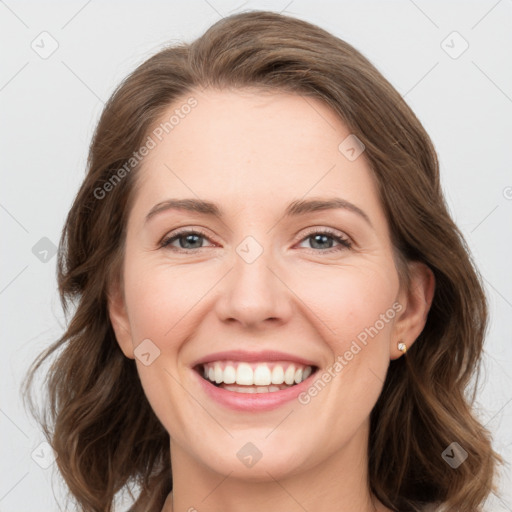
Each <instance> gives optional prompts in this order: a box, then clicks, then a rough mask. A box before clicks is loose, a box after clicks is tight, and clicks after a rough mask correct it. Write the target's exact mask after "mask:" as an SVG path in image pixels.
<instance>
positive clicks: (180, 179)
mask: <svg viewBox="0 0 512 512" xmlns="http://www.w3.org/2000/svg"><path fill="white" fill-rule="evenodd" d="M194 97H195V98H196V99H197V101H198V105H197V106H196V107H195V108H194V109H193V110H192V111H191V113H190V114H188V115H187V116H186V117H185V118H184V119H183V120H180V123H179V124H178V125H177V126H175V127H174V129H173V130H172V131H171V132H170V133H169V135H168V136H167V137H166V138H164V139H163V141H162V142H160V143H159V144H158V145H157V147H156V148H154V149H153V150H152V151H151V152H150V153H149V155H148V156H147V157H146V158H145V159H144V162H143V166H142V168H141V169H140V171H139V175H138V176H137V191H136V196H135V201H134V204H133V207H132V210H131V212H130V215H129V219H128V226H127V235H126V250H125V259H124V263H123V269H122V280H121V281H120V283H119V284H118V286H116V287H114V288H113V289H112V290H111V293H110V299H109V312H110V318H111V321H112V324H113V326H114V329H115V333H116V337H117V340H118V342H119V345H120V347H121V349H122V350H123V352H124V354H125V355H126V357H129V358H134V357H135V355H134V348H135V347H137V346H138V345H139V343H141V342H142V340H145V339H150V340H151V342H152V343H154V345H156V346H157V347H158V349H159V350H160V355H159V357H157V358H156V359H155V360H154V361H153V362H152V363H151V364H150V365H149V366H145V365H144V364H142V363H141V361H139V359H138V358H135V359H136V363H137V368H138V371H139V375H140V379H141V382H142V385H143V388H144V391H145V393H146V396H147V398H148V400H149V402H150V403H151V406H152V408H153V410H154V411H155V413H156V415H157V416H158V418H159V419H160V421H161V422H162V424H163V425H164V427H165V428H166V429H167V431H168V432H169V434H170V437H171V463H172V468H173V493H172V494H173V495H174V496H171V495H169V498H168V499H167V502H166V504H165V506H164V509H163V510H164V511H165V512H169V511H171V510H174V512H178V511H179V512H182V511H189V512H190V511H194V510H197V511H198V512H213V511H218V510H223V511H224V512H235V511H240V510H244V511H245V512H253V511H254V512H256V511H258V512H260V511H261V510H266V511H269V512H273V511H276V512H277V511H282V510H287V511H290V512H295V511H297V512H298V511H301V512H302V511H303V510H310V511H311V510H316V511H322V512H334V511H336V512H349V511H353V510H358V511H363V512H364V511H368V512H370V511H372V512H373V511H375V510H377V511H379V512H382V511H386V510H389V509H388V508H386V507H384V506H383V505H382V504H381V503H380V502H379V501H378V500H377V499H376V498H375V497H372V495H371V493H370V490H369V488H368V484H367V461H368V453H367V442H368V435H369V415H370V412H371V410H372V408H373V406H374V405H375V403H376V401H377V399H378V397H379V394H380V392H381V389H382V385H383V382H384V379H385V376H386V372H387V370H388V366H389V362H390V360H391V359H395V358H397V357H400V356H401V355H402V353H401V352H400V351H399V350H398V348H397V343H398V341H403V342H404V343H406V344H407V347H408V348H410V346H411V345H412V344H413V343H414V340H415V339H416V337H417V336H418V335H419V334H420V332H421V330H422V329H423V326H424V324H425V321H426V316H427V313H428V310H429V308H430V304H431V301H432V295H433V291H434V278H433V275H432V273H431V271H430V270H429V269H428V268H427V267H425V266H424V265H422V264H419V263H410V264H409V271H410V274H411V286H410V288H409V289H403V288H401V287H400V284H399V279H398V272H397V269H396V265H395V261H394V259H393V253H392V246H391V239H390V233H389V227H388V224H387V221H386V217H385V214H384V210H383V207H382V205H381V203H380V200H379V197H378V194H377V188H376V184H375V182H374V178H373V176H372V174H371V171H370V167H369V165H368V163H367V162H366V160H365V158H364V153H363V154H362V155H361V156H360V157H359V158H357V159H356V160H354V161H349V160H348V159H347V158H346V157H345V156H344V155H343V154H342V153H341V152H340V151H339V150H338V145H339V144H340V142H341V141H343V140H344V139H345V138H346V137H347V136H348V135H349V134H350V131H349V130H348V129H347V128H346V127H345V125H344V124H343V122H342V121H341V120H340V119H339V118H338V116H337V115H336V113H335V112H334V111H332V110H331V109H330V108H329V107H328V106H327V105H324V104H323V103H321V102H320V101H317V100H312V99H310V98H308V99H307V101H306V100H305V99H304V98H302V97H300V96H298V95H292V94H287V93H276V92H273V93H272V94H269V93H265V92H261V91H257V90H249V89H246V90H231V91H228V90H222V91H218V90H211V89H206V90H205V91H203V92H198V91H194ZM185 101H186V98H181V99H180V100H179V101H176V103H175V104H173V105H170V106H169V113H168V114H166V115H165V116H163V117H164V118H166V119H168V118H169V115H170V114H171V113H172V112H173V111H174V109H175V108H176V107H177V106H178V107H179V105H181V104H183V103H184V102H185ZM171 197H172V198H180V199H181V198H201V199H204V200H209V201H212V202H215V203H217V204H218V205H219V206H220V207H221V208H222V210H223V211H224V217H223V219H222V221H221V220H219V219H216V218H212V217H210V216H207V215H204V214H201V213H194V212H183V211H177V210H164V211H161V212H160V213H158V214H156V215H154V216H152V217H151V219H150V220H148V221H145V218H146V216H147V214H148V212H149V211H150V210H151V209H152V208H153V207H154V206H155V205H156V204H158V203H160V202H162V201H165V200H167V199H169V198H171ZM312 197H315V198H331V197H339V198H343V199H344V200H346V201H350V202H351V203H353V204H355V205H357V206H358V207H359V208H360V209H361V210H363V211H364V212H365V213H366V215H367V216H368V218H369V220H370V222H371V224H370V223H368V222H367V221H366V220H364V219H363V218H362V217H361V216H359V215H357V214H356V213H354V212H351V211H349V210H346V209H336V210H324V211H319V212H314V213H308V214H305V215H301V216H298V217H293V218H285V217H283V213H284V210H285V208H286V206H287V205H288V204H289V203H290V202H292V201H293V200H296V199H302V198H305V199H310V198H312ZM177 228H190V229H194V228H195V229H197V228H200V229H201V230H202V231H204V232H205V233H206V237H205V238H199V239H192V245H189V246H187V245H186V243H187V238H186V237H182V238H181V239H177V240H175V241H174V242H173V243H172V246H168V247H166V248H162V247H160V245H159V242H160V241H161V240H162V239H163V238H164V237H166V235H170V234H172V233H174V232H176V230H177ZM308 228H317V229H316V231H315V230H314V229H313V230H310V229H308ZM324 228H331V229H332V230H334V231H335V232H336V234H339V235H342V236H344V237H345V238H348V239H350V240H351V242H352V247H351V248H347V247H345V246H343V245H341V244H339V243H338V242H336V241H335V240H334V239H332V238H328V239H327V242H325V241H323V242H322V241H320V243H316V244H315V237H314V236H312V234H314V233H317V232H322V230H323V229H324ZM249 235H250V236H252V237H254V239H255V240H257V242H258V243H259V244H260V246H261V247H262V248H263V253H262V254H261V255H260V256H259V258H257V259H256V260H255V261H254V262H252V263H250V264H249V263H247V262H246V261H245V260H244V259H243V258H241V257H240V256H239V255H238V253H237V252H236V248H237V246H238V245H239V244H240V242H242V240H243V239H244V238H245V237H246V236H249ZM308 235H309V236H308ZM180 240H181V244H180ZM188 240H189V243H190V238H189V239H188ZM187 247H190V248H187ZM195 247H199V248H198V249H194V248H195ZM173 248H174V249H175V250H174V251H173ZM179 249H181V251H182V252H181V253H180V252H178V251H179ZM187 251H188V252H187ZM394 303H395V304H396V303H398V304H400V305H401V310H400V312H398V313H397V314H396V316H395V317H394V318H393V319H392V320H390V321H388V322H387V323H385V325H384V327H383V328H382V329H381V330H380V331H379V332H378V334H377V335H376V336H374V337H373V338H371V339H370V341H369V342H368V344H367V345H366V346H364V347H363V348H362V350H361V351H360V352H359V353H357V355H355V356H354V358H353V359H352V360H351V361H350V362H349V363H348V364H347V365H346V366H345V367H344V368H343V370H342V371H341V372H340V373H339V374H338V375H336V377H335V378H333V379H332V380H331V382H330V383H329V384H328V385H327V386H326V387H325V389H323V390H322V392H321V393H319V394H318V395H317V396H316V397H314V398H312V399H311V401H310V402H309V403H308V404H307V405H302V404H300V403H298V402H297V401H296V400H294V401H291V402H288V403H287V404H285V405H284V406H281V407H279V408H277V409H275V410H272V411H268V412H263V413H258V414H254V413H248V412H236V411H233V410H230V409H227V408H225V407H223V406H222V405H219V404H217V403H216V402H213V401H212V400H211V399H209V398H208V396H206V395H205V393H204V392H203V391H202V389H201V387H200V386H199V382H198V380H197V378H196V376H195V375H194V374H193V370H192V369H191V363H192V362H193V361H194V360H197V359H198V358H200V357H202V356H204V355H207V354H210V353H212V352H217V351H223V350H230V349H239V348H242V349H245V350H248V351H259V350H265V349H269V350H272V349H274V350H280V351H284V352H289V353H292V354H296V355H299V356H303V357H305V358H308V359H311V360H313V361H316V362H317V365H318V366H319V367H320V370H319V371H320V374H321V373H322V370H325V368H327V367H328V366H329V365H331V364H332V363H333V362H334V361H335V360H336V357H337V356H338V355H343V354H344V353H345V352H346V351H347V350H348V348H349V347H350V345H351V343H352V341H353V340H355V339H356V338H357V336H358V334H360V333H361V332H362V331H364V329H365V328H366V327H369V326H372V325H374V324H375V323H376V321H377V320H378V319H379V315H381V314H385V313H386V311H388V310H389V309H390V308H392V305H393V304H394ZM133 406H134V407H137V404H133ZM248 442H251V443H253V444H254V445H256V446H257V448H258V449H259V450H260V451H261V453H262V458H261V459H260V460H259V462H258V463H256V464H255V465H254V466H253V467H251V468H248V467H246V466H245V465H244V464H242V463H241V462H240V460H239V459H238V458H237V456H236V454H237V452H238V451H239V450H240V448H241V447H242V446H244V445H245V444H246V443H248Z"/></svg>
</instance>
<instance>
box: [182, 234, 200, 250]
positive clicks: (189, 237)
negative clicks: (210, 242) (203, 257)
mask: <svg viewBox="0 0 512 512" xmlns="http://www.w3.org/2000/svg"><path fill="white" fill-rule="evenodd" d="M183 238H184V239H185V246H186V247H183V244H180V245H181V246H182V249H190V247H187V244H189V242H190V240H191V239H192V238H196V242H197V239H199V238H201V236H200V235H186V236H185V237H182V240H183ZM190 243H191V244H194V242H193V241H192V242H190ZM199 247H200V245H199ZM192 249H195V247H192Z"/></svg>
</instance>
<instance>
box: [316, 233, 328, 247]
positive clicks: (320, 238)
mask: <svg viewBox="0 0 512 512" xmlns="http://www.w3.org/2000/svg"><path fill="white" fill-rule="evenodd" d="M330 238H331V237H330V236H327V235H320V234H319V235H314V236H313V246H314V245H315V244H317V243H320V244H322V243H323V244H325V243H327V241H330V242H332V240H330ZM330 247H331V244H329V247H328V249H329V248H330Z"/></svg>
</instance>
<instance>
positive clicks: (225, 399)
mask: <svg viewBox="0 0 512 512" xmlns="http://www.w3.org/2000/svg"><path fill="white" fill-rule="evenodd" d="M192 371H193V372H194V374H195V375H196V377H197V378H198V379H199V382H200V384H201V386H202V388H203V389H204V391H205V392H206V394H207V395H208V396H210V397H211V398H213V400H215V401H216V402H217V403H219V404H221V405H223V406H225V407H229V408H231V409H234V410H236V411H249V412H260V411H271V410H272V409H277V408H278V407H280V406H281V405H283V404H285V403H287V402H290V401H292V400H294V399H296V398H297V397H298V396H299V395H300V394H301V393H302V392H303V391H305V390H306V389H307V388H308V387H309V386H310V382H311V380H310V379H311V378H312V377H313V376H315V374H316V372H314V373H312V374H311V375H310V376H309V377H308V378H307V379H306V380H304V381H302V382H301V383H300V384H295V386H292V387H291V388H287V389H282V390H281V391H269V392H268V393H237V392H236V391H228V390H226V389H224V388H219V387H217V386H214V385H213V384H212V383H211V382H210V381H208V380H206V379H204V378H203V377H201V375H199V373H198V372H197V371H195V370H192Z"/></svg>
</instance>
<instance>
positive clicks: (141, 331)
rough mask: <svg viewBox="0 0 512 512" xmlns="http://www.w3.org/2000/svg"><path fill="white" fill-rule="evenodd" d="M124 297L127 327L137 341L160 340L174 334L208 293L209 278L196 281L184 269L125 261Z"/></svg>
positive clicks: (195, 278)
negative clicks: (129, 327)
mask: <svg viewBox="0 0 512 512" xmlns="http://www.w3.org/2000/svg"><path fill="white" fill-rule="evenodd" d="M125 276H126V279H125V294H126V301H127V307H128V313H129V317H130V324H131V329H132V333H133V336H134V342H135V340H136V339H139V340H140V339H144V338H150V339H151V338H155V339H158V340H162V339H164V338H167V337H168V336H172V335H176V333H178V332H179V331H180V330H181V329H180V328H182V325H184V324H186V316H187V314H188V313H189V312H190V311H191V310H192V309H193V308H194V305H196V304H197V302H198V300H199V299H200V298H201V297H202V296H203V295H204V294H205V293H206V292H207V291H208V289H209V287H211V284H210V283H209V280H208V279H205V280H204V281H202V280H198V279H197V275H196V276H195V277H193V276H192V275H190V272H188V271H187V269H184V268H183V267H180V268H172V267H170V266H169V265H156V266H150V265H142V264H138V263H137V262H133V264H130V263H129V262H128V264H127V266H126V268H125Z"/></svg>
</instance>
